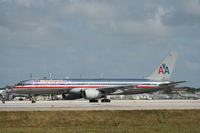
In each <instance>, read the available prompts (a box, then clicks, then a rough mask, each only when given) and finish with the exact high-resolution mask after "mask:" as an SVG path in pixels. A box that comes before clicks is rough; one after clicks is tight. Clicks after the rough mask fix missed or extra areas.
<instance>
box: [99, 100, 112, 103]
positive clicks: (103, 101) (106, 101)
mask: <svg viewBox="0 0 200 133" xmlns="http://www.w3.org/2000/svg"><path fill="white" fill-rule="evenodd" d="M101 102H102V103H109V102H110V99H102V100H101Z"/></svg>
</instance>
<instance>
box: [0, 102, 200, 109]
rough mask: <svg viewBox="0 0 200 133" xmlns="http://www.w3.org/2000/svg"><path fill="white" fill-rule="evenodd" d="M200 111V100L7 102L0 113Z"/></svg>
mask: <svg viewBox="0 0 200 133" xmlns="http://www.w3.org/2000/svg"><path fill="white" fill-rule="evenodd" d="M161 109H200V100H112V101H111V103H100V102H99V103H89V102H88V101H86V100H79V101H78V100H73V101H37V102H36V103H31V102H30V101H6V103H5V104H2V103H0V111H37V110H38V111H42V110H161Z"/></svg>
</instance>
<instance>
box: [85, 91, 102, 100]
mask: <svg viewBox="0 0 200 133" xmlns="http://www.w3.org/2000/svg"><path fill="white" fill-rule="evenodd" d="M83 96H84V98H85V99H88V100H90V99H98V98H101V92H100V91H98V90H95V89H87V90H85V91H84V93H83Z"/></svg>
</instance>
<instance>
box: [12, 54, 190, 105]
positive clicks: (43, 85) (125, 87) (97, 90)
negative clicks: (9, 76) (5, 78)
mask: <svg viewBox="0 0 200 133" xmlns="http://www.w3.org/2000/svg"><path fill="white" fill-rule="evenodd" d="M176 58H177V53H176V52H171V53H170V54H169V55H168V56H167V57H166V58H165V59H164V60H163V61H162V63H161V64H160V65H159V66H158V67H157V68H156V70H155V71H154V72H153V73H152V74H151V75H150V76H148V77H146V78H144V79H104V78H103V79H31V80H25V81H21V82H19V83H17V84H16V85H14V86H13V87H12V91H13V92H14V93H18V94H28V95H29V96H30V99H31V101H32V103H35V102H36V100H35V99H34V98H33V96H35V95H45V94H62V97H63V99H64V100H74V99H79V98H84V99H87V100H89V102H98V99H101V102H111V100H110V99H107V95H131V94H140V93H149V92H155V91H160V90H165V89H169V88H172V87H175V86H176V85H178V84H179V83H183V82H186V81H178V82H172V81H170V77H171V74H172V71H173V67H174V64H175V62H176Z"/></svg>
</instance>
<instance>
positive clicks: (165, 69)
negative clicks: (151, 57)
mask: <svg viewBox="0 0 200 133" xmlns="http://www.w3.org/2000/svg"><path fill="white" fill-rule="evenodd" d="M158 74H169V67H168V66H167V65H166V64H162V65H161V66H160V67H159V70H158Z"/></svg>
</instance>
